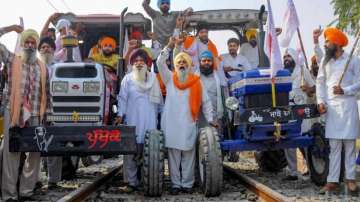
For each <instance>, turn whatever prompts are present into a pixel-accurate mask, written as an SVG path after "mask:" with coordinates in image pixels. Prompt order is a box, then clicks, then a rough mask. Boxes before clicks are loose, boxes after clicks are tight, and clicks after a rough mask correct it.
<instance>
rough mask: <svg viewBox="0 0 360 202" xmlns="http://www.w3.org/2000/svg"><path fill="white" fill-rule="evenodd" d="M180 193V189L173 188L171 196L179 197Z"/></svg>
mask: <svg viewBox="0 0 360 202" xmlns="http://www.w3.org/2000/svg"><path fill="white" fill-rule="evenodd" d="M179 192H180V189H179V188H176V187H173V188H171V189H170V194H171V195H178V194H179Z"/></svg>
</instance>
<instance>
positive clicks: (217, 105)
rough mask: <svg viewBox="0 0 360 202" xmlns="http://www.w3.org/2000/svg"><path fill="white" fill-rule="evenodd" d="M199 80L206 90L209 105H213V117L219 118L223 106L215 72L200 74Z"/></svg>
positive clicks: (221, 114)
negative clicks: (206, 74) (205, 74)
mask: <svg viewBox="0 0 360 202" xmlns="http://www.w3.org/2000/svg"><path fill="white" fill-rule="evenodd" d="M200 79H201V82H202V84H203V87H204V89H205V90H206V92H207V94H208V96H209V98H210V101H211V105H212V106H213V109H214V111H213V117H214V119H220V118H221V117H222V116H223V112H224V108H223V104H222V98H221V88H220V80H219V78H218V76H217V74H214V73H213V74H211V75H209V76H204V75H200Z"/></svg>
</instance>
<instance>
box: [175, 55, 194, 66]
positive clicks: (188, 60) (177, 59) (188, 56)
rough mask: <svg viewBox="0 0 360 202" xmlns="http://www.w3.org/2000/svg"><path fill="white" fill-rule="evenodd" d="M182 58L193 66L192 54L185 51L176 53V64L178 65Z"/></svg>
mask: <svg viewBox="0 0 360 202" xmlns="http://www.w3.org/2000/svg"><path fill="white" fill-rule="evenodd" d="M181 59H183V60H185V61H186V63H187V64H188V67H191V66H192V65H193V64H192V60H191V57H190V55H189V54H187V53H185V52H181V53H179V54H177V55H176V57H175V59H174V65H175V66H177V64H178V62H179V60H181Z"/></svg>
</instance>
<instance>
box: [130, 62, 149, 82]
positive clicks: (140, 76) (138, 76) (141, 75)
mask: <svg viewBox="0 0 360 202" xmlns="http://www.w3.org/2000/svg"><path fill="white" fill-rule="evenodd" d="M133 71H134V74H133V79H135V80H136V81H139V82H145V80H146V72H147V67H146V65H144V66H143V67H142V68H141V69H140V70H139V69H138V68H137V67H135V66H133Z"/></svg>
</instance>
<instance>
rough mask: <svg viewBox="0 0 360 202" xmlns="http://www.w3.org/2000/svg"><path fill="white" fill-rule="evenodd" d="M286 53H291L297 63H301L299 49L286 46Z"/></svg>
mask: <svg viewBox="0 0 360 202" xmlns="http://www.w3.org/2000/svg"><path fill="white" fill-rule="evenodd" d="M284 55H290V56H291V57H292V59H293V60H294V61H295V64H296V65H299V55H298V53H297V51H296V50H295V49H293V48H286V49H285V52H284Z"/></svg>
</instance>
